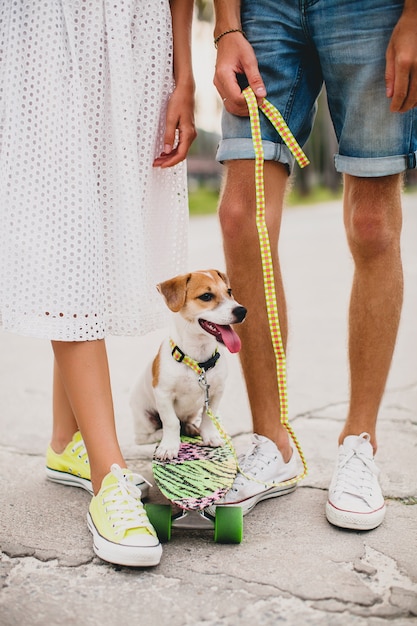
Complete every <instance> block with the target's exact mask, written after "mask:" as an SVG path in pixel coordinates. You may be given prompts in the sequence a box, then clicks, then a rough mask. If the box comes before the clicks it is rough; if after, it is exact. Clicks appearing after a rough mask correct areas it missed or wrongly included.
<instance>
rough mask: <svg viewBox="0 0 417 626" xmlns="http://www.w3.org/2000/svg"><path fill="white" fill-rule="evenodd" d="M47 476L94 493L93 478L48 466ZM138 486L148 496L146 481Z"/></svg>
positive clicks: (63, 483)
mask: <svg viewBox="0 0 417 626" xmlns="http://www.w3.org/2000/svg"><path fill="white" fill-rule="evenodd" d="M46 477H47V478H48V480H51V481H52V482H54V483H58V484H60V485H66V486H68V487H81V489H85V491H88V493H89V494H90V495H91V496H93V495H94V492H93V486H92V484H91V480H88V478H81V477H80V476H75V475H74V474H69V473H68V472H60V471H59V470H53V469H51V468H50V467H46ZM136 486H137V487H138V488H139V489H140V490H141V493H142V498H146V497H147V495H148V491H149V485H148V484H147V483H145V482H140V483H137V485H136Z"/></svg>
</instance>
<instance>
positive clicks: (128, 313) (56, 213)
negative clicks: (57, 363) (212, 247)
mask: <svg viewBox="0 0 417 626" xmlns="http://www.w3.org/2000/svg"><path fill="white" fill-rule="evenodd" d="M172 89H173V79H172V33H171V14H170V9H169V2H168V0H111V1H110V0H0V326H2V327H3V329H4V330H7V331H12V332H16V333H20V334H24V335H29V336H34V337H40V338H48V339H55V340H60V341H84V340H93V339H100V338H103V337H105V336H106V335H108V334H115V335H133V334H143V333H146V332H148V331H150V330H153V329H155V328H157V327H158V326H160V325H161V324H165V321H166V319H165V308H166V307H165V305H164V304H163V303H162V299H161V297H160V295H159V294H158V293H157V290H156V284H157V283H158V282H159V281H161V280H165V279H167V278H171V277H172V276H175V275H176V274H177V273H179V272H182V271H184V269H185V268H184V266H185V263H186V260H187V259H186V247H187V246H186V242H187V221H188V206H187V204H188V203H187V193H186V170H185V165H184V164H180V165H179V166H176V167H174V168H167V169H164V170H161V169H160V168H153V167H152V162H153V160H154V158H155V157H156V156H158V155H159V154H160V153H161V152H162V151H163V144H164V141H163V134H164V125H165V110H166V105H167V101H168V99H169V96H170V94H171V93H172Z"/></svg>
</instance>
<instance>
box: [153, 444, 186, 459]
mask: <svg viewBox="0 0 417 626" xmlns="http://www.w3.org/2000/svg"><path fill="white" fill-rule="evenodd" d="M179 449H180V444H179V443H178V444H170V445H167V444H165V443H164V442H163V441H161V443H160V444H159V446H158V447H157V449H156V450H155V454H154V457H155V459H159V460H160V461H171V460H172V459H176V458H177V456H178V452H179Z"/></svg>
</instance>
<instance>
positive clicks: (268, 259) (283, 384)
mask: <svg viewBox="0 0 417 626" xmlns="http://www.w3.org/2000/svg"><path fill="white" fill-rule="evenodd" d="M243 95H244V97H245V99H246V102H247V105H248V110H249V116H250V123H251V130H252V140H253V146H254V150H255V185H256V227H257V229H258V235H259V246H260V251H261V259H262V271H263V279H264V291H265V301H266V308H267V314H268V321H269V328H270V332H271V339H272V345H273V349H274V353H275V360H276V367H277V383H278V391H279V401H280V419H281V424H283V426H284V427H285V428H286V430H287V432H288V433H289V435H290V437H291V439H292V441H293V443H294V445H295V447H296V448H297V450H298V453H299V455H300V458H301V461H302V464H303V473H302V474H300V475H299V476H295V477H294V478H290V479H289V480H285V481H282V482H280V483H264V482H262V481H258V480H257V479H256V478H254V477H253V476H249V475H247V474H246V473H245V472H243V471H242V469H241V468H240V467H239V463H238V460H237V456H236V452H235V448H234V446H233V443H232V440H231V437H230V436H229V435H228V433H227V432H226V431H225V430H224V429H223V427H222V425H221V424H220V421H219V419H218V417H216V416H215V415H214V413H213V412H212V410H211V408H210V403H209V400H210V398H209V388H210V385H209V384H208V383H207V379H206V374H205V370H204V369H203V368H201V367H200V365H199V364H198V363H197V362H196V361H194V359H192V358H190V357H188V356H187V355H184V354H182V353H181V351H180V350H178V348H177V346H175V343H174V342H173V341H172V340H171V349H172V356H173V357H174V359H175V360H176V361H179V362H183V363H184V364H185V365H187V366H188V367H190V368H191V369H192V370H193V371H194V372H195V373H196V374H197V376H198V382H199V384H200V386H201V387H202V389H203V390H204V406H205V410H206V413H207V415H208V416H209V417H210V418H211V420H212V421H213V422H214V424H215V426H216V427H217V429H218V431H219V434H220V435H221V437H222V438H223V440H224V441H225V442H226V443H227V444H228V445H229V446H230V448H231V449H232V451H233V452H234V455H235V458H236V464H237V469H238V471H239V472H240V473H241V474H242V475H243V476H245V478H248V479H249V480H251V481H253V482H256V483H260V484H263V485H265V486H267V487H277V486H283V485H291V484H294V483H297V482H298V481H300V480H301V479H302V478H304V476H305V475H306V474H307V463H306V460H305V457H304V453H303V451H302V449H301V446H300V444H299V442H298V440H297V437H296V436H295V433H294V431H293V429H292V427H291V426H290V423H289V421H288V396H287V375H286V358H285V350H284V346H283V344H282V337H281V329H280V324H279V316H278V308H277V299H276V292H275V282H274V269H273V264H272V255H271V248H270V245H269V235H268V229H267V226H266V221H265V190H264V175H263V173H264V151H263V146H262V135H261V128H260V121H259V110H258V103H257V100H256V98H255V94H254V93H253V91H252V89H251V88H250V87H247V88H246V89H245V90H244V91H243ZM259 108H260V109H261V111H262V112H263V113H264V114H265V115H266V116H267V118H268V119H269V120H270V122H271V123H272V124H273V126H274V127H275V129H276V130H277V132H278V133H279V134H280V135H281V137H282V139H283V140H284V142H285V144H286V145H287V147H288V148H289V150H290V151H291V153H292V154H293V156H294V157H295V159H296V161H297V163H298V164H299V166H300V167H305V166H306V165H308V164H309V160H308V159H307V157H306V155H305V154H304V152H303V151H302V150H301V148H300V146H299V145H298V143H297V141H296V140H295V138H294V136H293V134H292V133H291V131H290V129H289V128H288V126H287V124H286V123H285V121H284V118H283V117H282V115H281V113H280V112H279V111H278V109H276V108H275V107H274V105H273V104H271V103H270V102H268V100H266V99H265V98H264V99H263V101H262V104H261V105H260V106H259Z"/></svg>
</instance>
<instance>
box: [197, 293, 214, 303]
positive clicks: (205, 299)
mask: <svg viewBox="0 0 417 626" xmlns="http://www.w3.org/2000/svg"><path fill="white" fill-rule="evenodd" d="M213 298H214V296H213V294H212V293H209V292H207V293H203V294H202V295H201V296H198V299H199V300H202V301H203V302H210V300H213Z"/></svg>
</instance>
